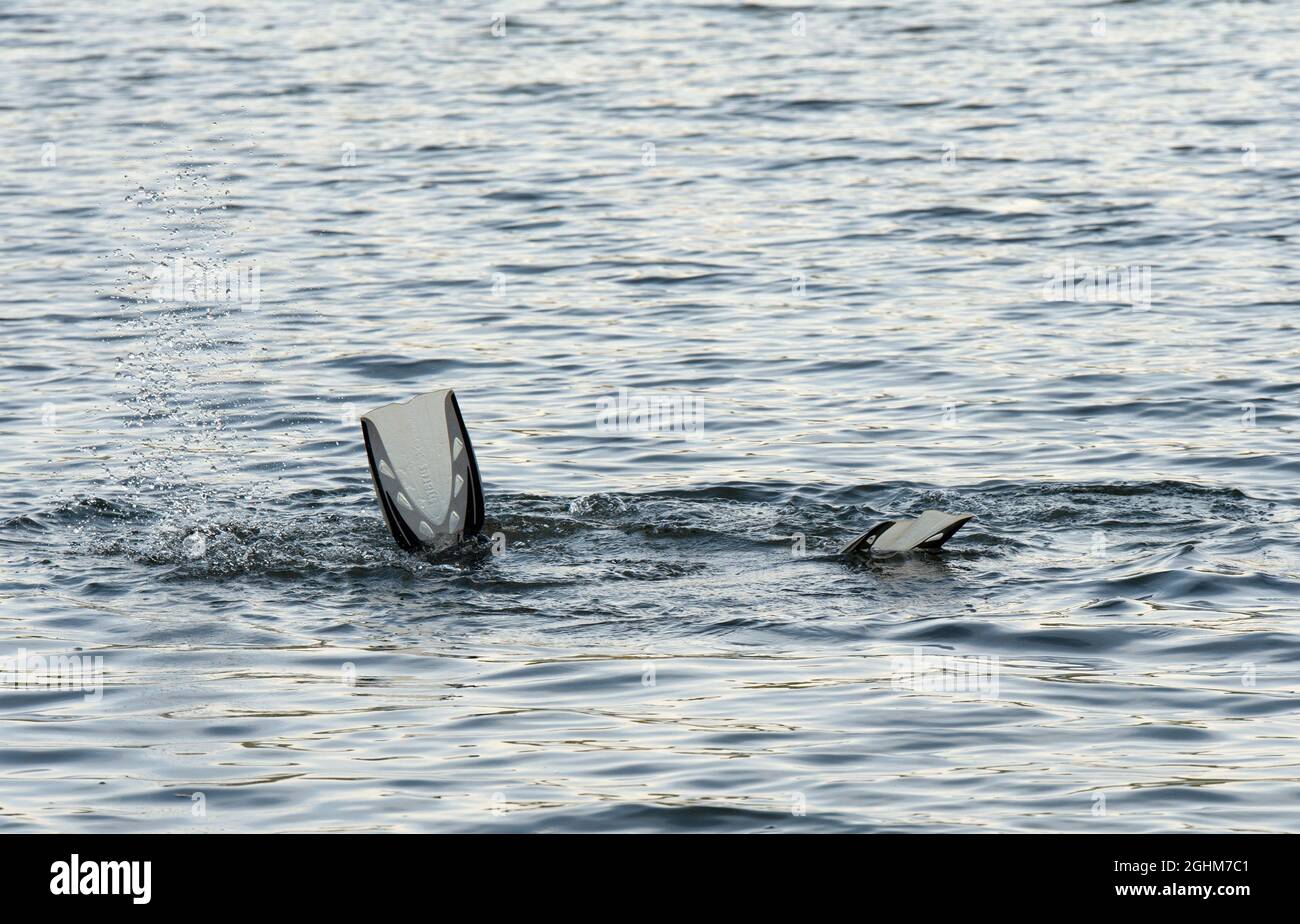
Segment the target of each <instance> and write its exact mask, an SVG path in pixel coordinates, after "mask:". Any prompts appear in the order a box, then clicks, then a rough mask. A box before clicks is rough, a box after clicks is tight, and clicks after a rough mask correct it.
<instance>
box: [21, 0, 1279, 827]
mask: <svg viewBox="0 0 1300 924" xmlns="http://www.w3.org/2000/svg"><path fill="white" fill-rule="evenodd" d="M496 12H497V7H496V6H494V5H485V6H476V5H464V4H416V3H352V4H337V5H331V6H328V7H325V8H322V7H321V6H320V5H318V4H309V3H278V4H262V3H252V2H242V0H239V2H228V3H224V4H222V5H221V6H218V7H209V8H208V9H207V10H206V11H205V13H204V14H203V18H199V19H196V18H195V17H194V14H192V13H190V12H178V11H162V10H159V9H156V8H155V7H153V6H152V5H150V4H123V3H101V4H97V5H94V6H92V7H78V8H76V9H72V8H62V7H59V6H53V5H20V6H19V7H17V8H10V9H9V10H8V11H7V12H4V13H0V61H2V62H3V64H2V66H0V126H3V128H4V137H5V139H6V144H5V149H6V156H5V157H4V158H0V270H2V271H3V279H4V282H5V284H4V286H3V287H0V355H2V357H3V365H2V366H0V386H2V387H0V421H2V422H3V427H4V437H5V438H4V442H3V444H2V445H0V568H2V571H0V635H2V638H0V710H2V711H0V829H3V830H15V831H55V830H72V831H163V830H165V831H236V830H241V831H242V830H254V831H280V830H311V831H317V830H325V831H332V830H356V831H371V830H393V831H428V830H522V831H605V830H620V831H624V830H635V831H696V830H703V831H843V830H861V831H879V830H893V831H898V830H901V831H975V830H1011V831H1182V830H1196V831H1210V830H1234V831H1281V830H1295V829H1296V827H1297V826H1298V825H1300V750H1298V749H1297V729H1298V728H1300V726H1298V725H1297V719H1298V718H1300V715H1298V712H1300V699H1298V698H1297V688H1298V685H1300V635H1298V634H1297V628H1296V626H1297V622H1296V620H1297V617H1298V616H1300V488H1297V481H1298V480H1300V479H1298V477H1297V476H1300V459H1298V456H1297V452H1296V447H1297V443H1296V437H1297V427H1298V420H1300V418H1298V411H1300V337H1298V336H1297V328H1296V325H1297V308H1298V307H1300V294H1298V293H1300V269H1297V253H1298V252H1300V251H1298V250H1297V246H1296V244H1297V234H1298V233H1300V220H1298V219H1297V215H1300V143H1298V142H1300V138H1298V137H1297V131H1296V127H1297V125H1300V105H1298V100H1300V97H1297V93H1298V92H1300V68H1298V66H1297V62H1296V57H1295V54H1294V51H1295V48H1296V47H1297V44H1298V43H1300V14H1298V13H1297V10H1296V8H1295V7H1294V6H1293V5H1289V4H1262V3H1261V4H1246V3H1226V2H1223V3H1219V2H1194V3H1193V2H1175V3H1161V4H1156V3H1120V4H1112V5H1086V6H1085V5H1076V6H1068V5H1059V4H1040V3H1033V2H1031V3H1020V4H1015V5H1007V4H1002V3H991V2H967V3H946V2H945V3H929V2H919V3H912V2H909V3H897V4H890V3H878V4H871V5H855V4H848V3H845V4H823V5H820V6H818V7H816V8H803V7H786V6H781V5H778V4H763V3H749V4H743V5H731V4H706V3H670V4H653V5H648V6H647V5H644V4H627V3H619V2H603V3H559V2H532V3H514V4H511V5H510V7H509V8H508V9H507V10H506V11H505V12H506V21H505V29H504V34H494V29H493V16H494V14H495V13H496ZM1099 17H1104V21H1103V20H1102V19H1099ZM496 32H501V29H499V28H498V29H497V30H496ZM178 260H180V261H182V263H183V265H185V266H188V267H190V269H191V270H197V271H201V272H207V273H209V274H210V273H212V272H216V271H218V270H219V269H221V268H226V269H234V270H235V271H248V270H251V269H256V270H257V272H258V274H259V280H260V281H259V283H258V289H257V291H256V297H255V298H254V297H244V298H242V299H239V300H237V301H232V300H231V299H229V298H226V297H225V290H224V289H222V290H221V294H220V295H213V294H212V293H209V296H211V297H208V296H204V297H200V298H195V299H193V300H190V299H188V298H186V297H184V293H183V292H182V293H180V295H176V293H171V295H169V294H168V293H163V294H162V295H161V296H159V295H158V293H157V292H156V291H155V288H154V287H155V286H156V283H157V279H158V277H156V276H154V275H151V274H153V273H154V271H155V269H156V268H158V267H164V268H167V267H175V266H176V265H177V261H178ZM1067 261H1069V262H1068V263H1067ZM1067 266H1068V267H1069V269H1068V271H1067V270H1066V269H1065V267H1067ZM1097 268H1099V269H1098V274H1099V275H1098V277H1097V278H1098V279H1100V280H1102V283H1101V284H1100V285H1098V286H1096V287H1093V286H1091V285H1090V284H1086V283H1087V282H1088V280H1089V279H1090V278H1091V277H1090V276H1089V273H1091V272H1092V271H1093V269H1097ZM1067 274H1068V275H1069V277H1070V281H1071V283H1076V282H1079V281H1080V280H1082V281H1083V283H1085V284H1080V285H1071V286H1069V287H1068V288H1067V287H1066V286H1065V284H1064V277H1065V275H1067ZM164 278H166V277H164ZM1054 279H1057V280H1059V281H1061V286H1060V287H1058V288H1057V289H1052V288H1051V286H1052V284H1053V280H1054ZM173 296H175V297H173ZM245 296H247V292H245ZM442 386H453V387H454V388H455V389H456V390H457V394H458V396H459V399H460V404H461V407H462V409H463V411H464V413H465V417H466V421H467V423H468V426H469V428H470V431H471V433H472V435H473V437H474V441H475V448H476V450H477V454H478V459H479V465H480V468H481V471H482V474H483V477H484V480H485V482H486V490H487V503H488V524H487V530H486V531H487V532H488V533H498V534H500V537H499V541H498V549H497V550H496V551H495V552H494V550H493V549H492V548H491V547H490V545H489V544H488V543H487V542H486V541H485V542H484V543H481V544H477V545H474V546H472V547H469V548H466V549H463V550H461V551H459V552H455V553H452V554H449V555H445V556H442V557H432V558H422V557H417V556H412V555H408V554H406V553H403V552H401V551H398V550H397V549H396V548H395V547H394V546H393V544H392V542H391V541H390V539H389V537H388V534H387V532H386V530H385V528H384V525H383V523H382V520H381V519H380V516H379V513H378V509H377V507H376V505H375V502H374V499H373V493H372V489H371V486H370V479H369V474H368V472H367V468H366V462H365V456H364V451H363V448H362V443H361V439H360V431H359V427H358V425H357V422H356V415H357V414H358V413H363V412H364V411H366V410H367V409H369V408H371V407H374V406H377V405H380V404H384V403H387V402H390V401H394V400H401V399H404V398H406V397H409V396H410V395H412V394H415V393H418V392H421V391H426V390H429V389H432V388H435V387H442ZM620 389H627V390H628V394H630V395H632V396H642V397H644V396H657V395H663V396H671V397H676V398H679V399H688V400H690V401H692V402H697V403H698V407H699V408H700V409H701V417H700V420H701V421H702V429H701V430H698V431H697V432H695V433H693V434H691V437H690V438H687V436H686V435H684V434H683V433H681V432H676V431H671V430H660V431H656V432H651V433H624V432H614V433H611V432H607V431H606V430H605V429H602V428H601V427H599V426H598V425H597V417H596V414H597V407H598V404H597V402H598V401H600V399H602V398H611V397H616V396H618V395H619V393H620ZM931 507H936V508H940V509H945V510H953V511H966V512H970V513H973V514H974V515H975V519H974V520H973V521H972V523H971V524H970V525H968V526H967V527H966V528H965V529H964V530H963V531H962V532H961V533H959V534H958V536H957V537H956V538H955V539H954V540H953V541H952V542H951V543H950V545H949V546H948V548H947V549H946V550H945V552H944V553H943V554H941V555H910V556H895V557H892V558H887V559H880V560H875V561H870V560H846V559H844V558H842V557H840V556H838V555H837V554H836V550H837V549H838V547H839V546H840V545H841V544H842V543H843V542H844V541H845V540H847V539H848V538H849V537H851V536H852V535H853V534H855V533H856V532H858V531H861V530H862V529H864V528H866V527H867V526H868V525H869V524H870V523H872V522H873V521H875V520H877V519H880V518H883V517H895V516H899V515H908V514H915V513H919V512H920V511H921V510H924V509H927V508H931ZM799 537H802V542H800V540H799ZM497 553H499V554H497ZM60 656H62V657H64V658H70V657H74V656H75V657H77V658H81V657H85V658H89V659H91V661H89V662H87V663H88V664H94V663H95V662H94V661H93V659H94V658H102V662H98V663H99V664H100V667H98V668H94V669H93V670H92V672H91V675H90V676H91V679H92V680H93V681H94V682H93V683H91V684H83V685H82V686H81V687H75V688H71V689H69V688H68V687H69V685H68V684H67V683H65V682H63V681H65V680H66V673H65V674H57V673H56V674H47V675H45V676H33V672H32V671H30V670H29V671H28V672H27V673H26V674H23V673H21V672H19V671H17V670H16V666H17V665H18V662H19V661H20V660H22V661H23V662H24V663H28V660H27V659H31V658H44V659H47V660H46V662H45V663H52V660H53V659H57V658H59V657H60ZM4 659H9V660H8V662H5V660H4ZM6 665H7V667H6ZM6 671H7V672H6ZM90 687H94V688H95V690H97V691H98V692H97V693H95V692H91V693H89V694H87V692H86V691H87V689H89V688H90Z"/></svg>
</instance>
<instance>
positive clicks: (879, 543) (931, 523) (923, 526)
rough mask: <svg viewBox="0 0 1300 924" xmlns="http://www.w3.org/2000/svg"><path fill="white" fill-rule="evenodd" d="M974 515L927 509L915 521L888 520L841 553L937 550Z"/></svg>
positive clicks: (854, 541)
mask: <svg viewBox="0 0 1300 924" xmlns="http://www.w3.org/2000/svg"><path fill="white" fill-rule="evenodd" d="M971 516H972V515H971V514H969V513H944V512H943V511H941V510H927V511H925V512H924V513H922V514H921V515H920V516H919V517H917V518H916V519H915V520H886V521H885V522H883V523H877V524H876V525H875V526H873V527H871V529H869V530H867V531H866V532H865V533H863V534H862V535H861V536H858V537H856V538H855V539H853V541H851V542H850V543H849V544H848V545H846V546H845V547H844V548H842V549H841V550H840V552H841V554H848V553H850V552H910V551H911V550H913V549H924V550H926V551H934V550H935V549H938V548H940V547H941V546H942V545H943V544H944V543H945V542H947V541H948V540H949V539H951V538H952V536H953V533H955V532H957V530H959V529H961V528H962V527H963V526H965V525H966V521H968V520H970V519H971Z"/></svg>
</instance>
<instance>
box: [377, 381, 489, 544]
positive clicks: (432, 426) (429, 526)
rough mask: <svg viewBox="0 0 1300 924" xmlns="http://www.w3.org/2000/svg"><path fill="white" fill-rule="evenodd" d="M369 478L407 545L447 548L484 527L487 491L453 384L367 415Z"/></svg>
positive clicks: (396, 532) (396, 536)
mask: <svg viewBox="0 0 1300 924" xmlns="http://www.w3.org/2000/svg"><path fill="white" fill-rule="evenodd" d="M361 432H362V435H363V436H364V437H365V442H366V455H367V456H368V457H369V460H370V477H371V479H372V480H373V481H374V485H375V494H376V496H377V497H378V498H379V507H380V509H381V510H382V511H383V514H384V521H385V522H386V523H387V524H388V529H389V531H390V532H391V533H392V534H393V538H394V539H396V540H397V542H398V544H399V545H400V546H402V548H405V549H415V548H419V547H421V546H429V547H431V548H434V549H443V548H447V547H448V546H451V545H455V544H456V543H458V542H460V541H461V540H462V539H464V538H466V537H468V536H474V535H476V534H477V533H478V532H479V530H480V529H482V527H483V489H482V483H481V481H480V480H479V474H478V463H477V461H476V460H475V458H474V449H473V446H472V445H471V443H470V439H469V433H468V431H466V429H465V421H464V420H463V419H462V417H461V414H460V405H459V404H458V403H457V401H456V395H455V393H454V392H453V391H452V390H451V389H450V388H444V389H442V390H441V391H431V392H428V393H426V394H422V395H416V396H415V397H414V398H411V399H410V400H408V401H403V402H401V403H399V404H385V405H383V406H382V407H377V408H375V409H374V410H373V411H370V412H369V413H367V414H364V415H362V417H361Z"/></svg>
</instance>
